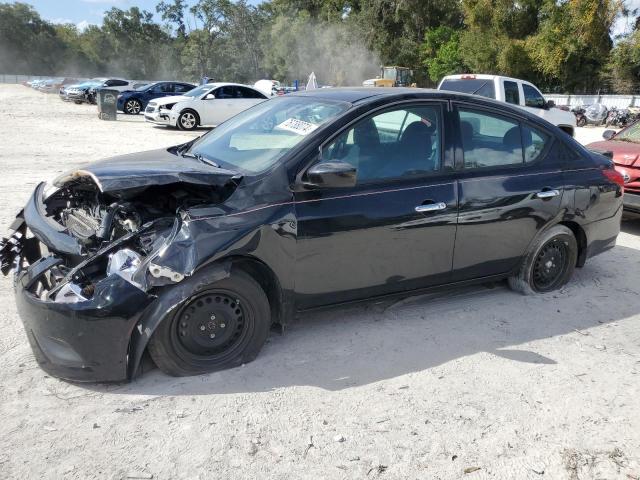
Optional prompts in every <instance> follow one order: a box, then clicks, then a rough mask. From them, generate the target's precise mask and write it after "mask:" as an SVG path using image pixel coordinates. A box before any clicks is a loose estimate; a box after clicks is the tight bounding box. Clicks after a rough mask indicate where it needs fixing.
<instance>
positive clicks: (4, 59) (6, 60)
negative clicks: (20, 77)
mask: <svg viewBox="0 0 640 480" xmlns="http://www.w3.org/2000/svg"><path fill="white" fill-rule="evenodd" d="M65 50H66V48H65V45H64V43H63V42H62V41H61V40H60V39H59V38H58V37H57V35H56V30H55V28H53V26H52V25H51V24H50V23H48V22H46V21H44V20H42V19H41V18H40V15H39V14H38V12H36V11H35V10H34V9H33V7H31V6H30V5H27V4H25V3H14V4H11V3H0V71H1V72H6V73H17V74H39V75H48V74H53V73H55V72H56V70H57V66H58V63H59V59H60V58H62V57H63V56H64V55H65Z"/></svg>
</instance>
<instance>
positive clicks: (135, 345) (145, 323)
mask: <svg viewBox="0 0 640 480" xmlns="http://www.w3.org/2000/svg"><path fill="white" fill-rule="evenodd" d="M235 269H238V270H242V271H243V272H245V273H247V274H248V275H250V276H251V277H252V278H253V279H254V280H256V282H258V284H259V285H260V287H261V288H262V289H263V290H264V292H265V294H266V295H267V299H268V300H269V307H270V310H271V323H272V324H274V323H277V324H280V325H282V326H284V325H285V324H286V319H287V311H286V308H285V307H284V305H285V301H284V293H283V290H282V288H281V284H280V281H279V279H278V277H277V275H276V274H275V272H274V271H273V270H272V269H271V268H270V267H269V266H268V265H267V264H266V263H264V262H263V261H261V260H259V259H257V258H256V257H253V256H249V255H235V256H230V257H224V258H221V259H217V260H216V261H215V262H213V263H209V264H206V266H203V268H202V269H201V270H206V276H205V277H204V279H203V280H202V281H203V282H207V283H214V282H216V281H219V280H222V279H224V278H226V277H228V276H229V275H231V273H232V271H233V270H235ZM194 275H195V274H194ZM185 281H186V279H185ZM183 282H184V281H183ZM181 283H182V282H181ZM181 283H179V284H176V285H174V287H178V288H177V289H176V290H177V292H176V293H177V295H172V296H168V297H162V296H160V295H159V296H158V300H157V301H156V302H154V303H153V304H152V305H151V306H150V308H149V309H148V310H146V311H145V312H144V313H143V314H142V315H141V317H140V320H139V321H138V322H137V323H136V325H135V327H134V328H133V330H132V332H131V335H130V338H129V355H128V358H129V362H128V365H127V372H128V376H129V378H134V377H135V376H136V374H137V373H138V370H139V368H140V364H141V360H142V357H143V355H144V352H145V351H146V349H147V346H148V343H149V339H150V338H151V336H152V335H153V333H154V332H155V330H156V329H157V328H158V326H159V325H160V323H161V321H162V320H163V319H164V317H165V315H164V314H165V313H166V312H167V311H169V310H171V309H173V308H174V307H175V305H177V304H178V303H179V301H180V299H182V300H184V298H186V297H185V294H184V293H182V292H181V291H180V290H184V291H185V292H186V289H185V288H184V287H183V288H182V289H180V285H181Z"/></svg>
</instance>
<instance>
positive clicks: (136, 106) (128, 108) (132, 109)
mask: <svg viewBox="0 0 640 480" xmlns="http://www.w3.org/2000/svg"><path fill="white" fill-rule="evenodd" d="M140 110H142V104H141V103H140V101H139V100H136V99H135V98H132V99H131V100H127V101H126V103H125V104H124V113H126V114H128V115H138V114H139V113H140Z"/></svg>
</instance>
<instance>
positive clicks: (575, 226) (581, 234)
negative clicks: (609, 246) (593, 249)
mask: <svg viewBox="0 0 640 480" xmlns="http://www.w3.org/2000/svg"><path fill="white" fill-rule="evenodd" d="M556 225H564V226H565V227H567V228H568V229H569V230H571V231H572V232H573V236H574V237H576V241H577V242H578V260H577V261H576V267H583V266H584V264H585V262H586V261H587V234H586V233H585V231H584V229H583V228H582V227H581V226H580V224H579V223H577V222H573V221H570V220H562V221H561V222H559V223H557V224H556Z"/></svg>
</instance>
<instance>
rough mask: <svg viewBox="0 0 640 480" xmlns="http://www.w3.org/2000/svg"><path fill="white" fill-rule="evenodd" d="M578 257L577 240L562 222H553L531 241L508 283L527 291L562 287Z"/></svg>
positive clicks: (519, 289)
mask: <svg viewBox="0 0 640 480" xmlns="http://www.w3.org/2000/svg"><path fill="white" fill-rule="evenodd" d="M577 259H578V242H577V241H576V238H575V236H574V235H573V232H572V231H571V230H569V229H568V228H567V227H565V226H564V225H556V226H554V227H552V228H550V229H549V230H548V231H547V232H545V233H544V234H542V236H541V237H540V238H539V239H538V240H537V241H536V242H535V244H534V246H533V247H532V249H531V250H530V251H529V253H528V254H527V255H526V256H525V258H524V259H523V261H522V265H521V266H520V269H519V270H518V273H517V274H515V275H513V276H511V277H509V286H510V287H511V288H512V289H513V290H515V291H517V292H520V293H523V294H525V295H531V294H534V293H545V292H551V291H553V290H557V289H559V288H561V287H563V286H564V285H565V284H566V283H567V282H568V281H569V279H570V278H571V275H573V271H574V270H575V266H576V261H577Z"/></svg>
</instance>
